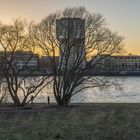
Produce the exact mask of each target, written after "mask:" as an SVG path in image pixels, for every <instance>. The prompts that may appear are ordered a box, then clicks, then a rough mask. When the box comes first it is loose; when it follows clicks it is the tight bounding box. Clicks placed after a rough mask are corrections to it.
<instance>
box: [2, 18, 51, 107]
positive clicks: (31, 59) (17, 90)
mask: <svg viewBox="0 0 140 140" xmlns="http://www.w3.org/2000/svg"><path fill="white" fill-rule="evenodd" d="M0 50H1V51H0V65H1V67H0V72H1V76H2V79H3V80H4V81H5V83H6V84H7V90H8V93H9V94H10V96H11V98H12V100H13V102H14V104H15V105H16V106H19V107H20V106H25V105H26V104H27V103H29V102H30V101H31V100H33V99H35V97H36V96H37V95H38V94H39V92H40V91H41V90H42V89H43V88H44V87H45V86H46V85H47V84H48V82H49V80H48V79H49V78H48V77H43V76H40V77H34V76H32V77H29V76H30V75H33V74H34V73H35V72H36V71H37V61H38V55H37V54H34V52H35V45H34V44H33V42H32V41H31V39H30V33H29V26H26V24H25V22H23V21H19V20H16V21H15V22H14V23H13V24H11V25H1V26H0Z"/></svg>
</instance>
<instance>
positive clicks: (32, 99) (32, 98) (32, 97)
mask: <svg viewBox="0 0 140 140" xmlns="http://www.w3.org/2000/svg"><path fill="white" fill-rule="evenodd" d="M33 101H34V96H33V95H32V96H31V104H33Z"/></svg>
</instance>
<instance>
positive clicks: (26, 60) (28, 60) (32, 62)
mask: <svg viewBox="0 0 140 140" xmlns="http://www.w3.org/2000/svg"><path fill="white" fill-rule="evenodd" d="M38 60H39V56H38V54H33V53H32V52H31V51H17V52H14V53H12V52H10V51H7V52H4V51H0V62H1V63H2V65H4V64H3V63H4V62H6V61H7V62H8V61H9V62H10V61H11V62H10V63H11V64H12V65H13V66H14V67H16V68H17V69H37V68H38ZM9 62H8V63H7V64H9ZM5 64H6V63H5Z"/></svg>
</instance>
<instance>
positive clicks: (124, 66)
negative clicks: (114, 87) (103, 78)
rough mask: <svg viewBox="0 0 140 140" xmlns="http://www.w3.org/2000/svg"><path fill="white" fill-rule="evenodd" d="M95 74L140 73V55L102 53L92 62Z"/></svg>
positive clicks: (92, 71)
mask: <svg viewBox="0 0 140 140" xmlns="http://www.w3.org/2000/svg"><path fill="white" fill-rule="evenodd" d="M92 66H93V69H92V70H90V72H91V73H93V74H140V55H127V56H126V55H121V56H120V55H118V56H111V55H107V54H102V55H99V56H98V57H96V58H95V59H94V60H93V62H92Z"/></svg>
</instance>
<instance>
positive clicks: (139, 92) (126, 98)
mask: <svg viewBox="0 0 140 140" xmlns="http://www.w3.org/2000/svg"><path fill="white" fill-rule="evenodd" d="M109 78H110V79H111V80H115V81H116V82H117V83H118V84H119V85H120V86H117V87H114V86H111V87H108V88H105V89H103V90H99V89H98V88H94V89H87V90H85V91H83V92H80V93H78V94H77V95H75V96H73V97H72V99H71V102H73V103H95V102H96V103H140V77H139V76H124V77H115V78H114V77H109ZM48 93H49V92H48ZM49 96H50V97H51V101H52V102H54V99H53V96H52V95H51V94H49ZM46 101H47V96H46V94H45V93H44V92H42V93H41V94H40V96H38V97H37V99H36V102H46Z"/></svg>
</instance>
